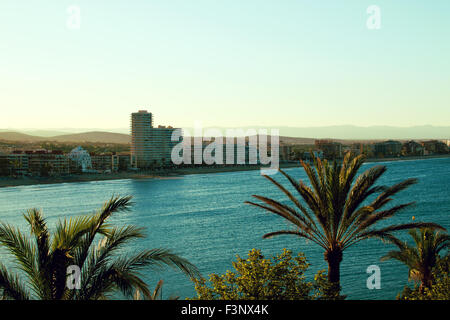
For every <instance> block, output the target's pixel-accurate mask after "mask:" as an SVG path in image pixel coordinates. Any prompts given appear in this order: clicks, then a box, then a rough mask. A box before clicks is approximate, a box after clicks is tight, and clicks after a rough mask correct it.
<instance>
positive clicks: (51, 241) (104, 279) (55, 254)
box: [0, 197, 199, 300]
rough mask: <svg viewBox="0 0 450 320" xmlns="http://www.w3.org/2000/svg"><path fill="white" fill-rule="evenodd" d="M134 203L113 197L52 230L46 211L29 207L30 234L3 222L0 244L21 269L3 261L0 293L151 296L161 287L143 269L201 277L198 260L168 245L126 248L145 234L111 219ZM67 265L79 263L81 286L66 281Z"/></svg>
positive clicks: (7, 296)
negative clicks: (151, 282)
mask: <svg viewBox="0 0 450 320" xmlns="http://www.w3.org/2000/svg"><path fill="white" fill-rule="evenodd" d="M130 206H131V197H112V198H111V199H110V200H109V201H108V202H106V203H105V204H104V206H103V207H102V208H101V209H100V210H98V211H97V212H95V213H94V214H91V215H86V216H80V217H75V218H68V219H67V218H66V219H63V220H60V221H59V222H58V223H57V224H56V227H55V230H54V232H53V233H51V232H50V231H49V229H48V227H47V223H46V221H45V219H44V217H43V215H42V212H41V211H39V210H37V209H31V210H28V212H27V213H26V214H24V217H25V219H26V221H27V223H28V225H29V228H30V233H31V237H30V236H28V234H27V233H24V232H21V231H20V230H19V229H17V228H15V227H13V226H11V225H8V224H5V223H0V244H1V245H3V247H4V248H6V250H7V251H8V252H9V253H10V254H11V256H12V257H13V261H14V262H15V266H16V268H18V271H19V272H18V273H13V270H14V268H13V269H11V268H6V266H5V265H3V264H2V263H0V298H2V299H16V300H29V299H42V300H97V299H108V298H111V297H117V294H122V296H123V297H125V298H133V296H140V297H143V298H145V299H152V298H155V297H157V296H158V292H156V293H155V292H154V293H153V294H152V293H151V292H150V290H149V288H148V285H147V284H146V283H145V282H144V280H143V278H142V273H141V272H142V271H143V270H148V269H151V268H161V267H164V266H170V267H173V268H175V269H179V270H181V271H182V272H183V273H185V274H186V275H188V276H189V277H197V276H199V273H198V270H197V268H196V267H195V266H194V265H192V264H191V263H190V262H188V261H187V260H186V259H184V258H181V257H179V256H178V255H176V254H174V253H172V252H171V251H170V250H167V249H162V248H156V249H147V250H142V251H137V252H133V253H129V254H126V253H125V252H124V250H123V249H125V248H126V247H127V246H128V245H129V244H130V242H132V241H134V240H137V239H141V238H143V237H144V236H145V235H144V232H143V229H142V228H139V227H136V226H132V225H127V226H122V227H117V226H113V225H111V224H109V223H108V222H107V220H108V219H109V218H110V217H111V216H112V215H113V214H115V213H119V212H122V211H127V210H129V209H130ZM69 266H78V267H79V268H80V271H81V274H80V277H79V285H80V286H79V288H77V289H71V288H68V286H67V278H68V271H67V270H68V267H69ZM23 277H25V278H26V281H24V280H23ZM157 289H158V288H157Z"/></svg>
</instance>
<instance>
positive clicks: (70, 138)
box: [0, 131, 131, 144]
mask: <svg viewBox="0 0 450 320" xmlns="http://www.w3.org/2000/svg"><path fill="white" fill-rule="evenodd" d="M0 140H6V141H17V142H19V141H20V142H39V141H56V142H72V143H82V142H91V143H95V142H97V143H119V144H127V143H130V142H131V137H130V135H128V134H123V133H115V132H100V131H97V132H96V131H94V132H84V133H74V134H63V135H58V136H52V137H43V136H33V135H29V134H24V133H20V132H0Z"/></svg>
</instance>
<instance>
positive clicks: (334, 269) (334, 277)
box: [324, 249, 342, 285]
mask: <svg viewBox="0 0 450 320" xmlns="http://www.w3.org/2000/svg"><path fill="white" fill-rule="evenodd" d="M324 257H325V260H326V261H327V262H328V281H330V282H331V283H332V284H336V285H339V283H340V276H341V271H340V266H341V261H342V251H341V250H339V249H334V250H327V251H325V253H324Z"/></svg>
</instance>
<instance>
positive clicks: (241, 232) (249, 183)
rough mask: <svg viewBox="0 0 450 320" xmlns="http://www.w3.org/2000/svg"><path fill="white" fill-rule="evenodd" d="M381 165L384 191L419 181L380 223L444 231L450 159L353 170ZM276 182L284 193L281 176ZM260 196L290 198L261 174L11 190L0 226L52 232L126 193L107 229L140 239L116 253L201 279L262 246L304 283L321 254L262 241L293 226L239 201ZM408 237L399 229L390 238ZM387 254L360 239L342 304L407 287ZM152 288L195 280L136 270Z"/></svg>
mask: <svg viewBox="0 0 450 320" xmlns="http://www.w3.org/2000/svg"><path fill="white" fill-rule="evenodd" d="M376 165H384V166H386V167H387V171H386V173H385V174H384V175H383V176H382V177H381V178H380V179H379V182H378V184H380V185H392V184H395V183H398V182H400V181H402V180H404V179H407V178H417V179H418V180H419V182H418V183H417V184H416V185H413V186H412V187H410V188H409V189H406V190H404V191H402V192H400V193H399V194H397V195H396V196H395V197H394V201H393V202H392V204H390V205H395V204H400V203H406V202H411V201H415V202H416V204H415V206H414V207H412V208H409V209H407V210H405V211H402V212H400V213H398V214H397V215H396V216H394V217H392V218H390V219H388V220H386V221H383V223H382V224H380V226H385V225H388V224H398V223H408V222H411V221H413V217H414V221H427V222H436V223H439V224H441V225H442V226H444V227H445V228H447V229H449V228H450V223H449V216H450V158H437V159H425V160H405V161H391V162H377V163H366V164H364V165H363V167H362V169H361V171H363V170H366V169H368V168H370V167H372V166H376ZM285 171H286V172H287V173H288V174H290V175H292V176H293V177H295V178H296V179H303V180H304V181H305V182H307V179H306V175H305V173H304V171H303V169H301V168H289V169H286V170H285ZM273 178H274V179H276V180H277V181H279V182H281V183H282V184H283V185H285V186H287V187H288V189H290V190H291V191H293V189H292V188H290V185H289V183H288V181H287V180H286V179H285V178H284V177H283V176H282V175H281V174H279V173H277V174H276V175H274V176H273ZM255 194H256V195H263V196H266V197H270V198H273V199H276V200H279V201H282V202H283V203H286V204H289V199H287V197H286V196H285V195H284V194H283V193H282V192H281V191H280V190H279V189H278V188H277V187H276V186H274V185H273V184H272V183H270V181H268V180H267V179H265V178H263V177H262V176H261V174H260V171H259V170H253V171H239V172H225V173H209V174H192V175H185V176H179V177H174V178H167V179H164V178H161V179H124V180H110V181H92V182H80V183H59V184H46V185H32V186H18V187H8V188H1V189H0V221H2V222H5V223H9V224H12V225H14V226H16V227H18V228H20V229H21V230H24V231H26V232H29V231H28V230H27V225H26V222H25V220H24V218H23V213H24V212H25V211H26V210H27V209H29V208H38V209H42V210H43V212H44V215H45V217H46V219H47V221H48V224H49V226H50V229H51V228H53V227H54V225H55V222H56V221H57V220H58V219H63V218H67V217H72V216H78V215H83V214H89V213H93V212H95V210H96V209H98V208H100V207H101V206H102V204H103V203H104V202H105V201H107V200H108V199H110V198H111V196H113V195H120V196H126V195H131V196H133V203H134V205H133V207H132V210H131V211H129V212H122V213H118V214H116V215H115V216H113V217H112V218H111V220H110V222H111V223H112V224H115V225H118V226H121V225H127V224H132V225H137V226H141V227H145V228H146V235H147V236H146V238H144V239H140V240H138V241H135V242H134V243H133V244H131V245H130V246H129V247H127V248H126V250H124V252H121V255H127V254H132V253H133V252H138V251H139V250H144V249H151V248H167V249H170V250H172V251H173V252H175V253H177V254H179V255H180V256H182V257H184V258H187V259H188V260H189V261H190V262H192V263H193V264H195V265H196V266H197V267H198V268H199V270H200V271H201V273H202V275H203V276H204V277H206V278H207V277H208V276H209V275H210V274H212V273H216V274H222V273H225V272H226V271H227V270H231V269H232V262H233V261H236V255H239V256H241V257H246V256H247V254H248V252H249V250H251V249H253V248H257V249H260V250H261V252H262V254H263V255H264V256H265V257H272V256H274V255H276V254H278V253H280V252H281V251H282V250H283V248H287V249H290V250H292V251H293V252H294V253H295V254H296V253H298V252H303V253H304V254H305V255H306V257H307V259H308V262H309V263H310V267H309V269H308V271H307V274H306V276H307V278H308V280H312V278H313V276H314V274H315V273H316V272H317V271H319V270H322V269H325V270H326V269H327V265H326V263H325V261H324V258H323V250H322V248H320V247H318V246H317V245H315V244H314V243H312V242H308V241H305V240H304V239H301V238H298V237H295V236H279V237H275V238H271V239H263V238H262V236H263V235H264V234H266V233H268V232H272V231H276V230H282V229H289V228H292V226H291V225H289V224H288V223H287V222H286V221H285V220H283V219H282V218H281V217H279V216H277V215H275V214H272V213H269V212H266V211H264V210H262V209H260V208H257V207H253V206H250V205H248V204H245V203H244V202H245V201H247V200H256V199H254V198H253V197H252V195H255ZM398 235H399V237H400V238H402V239H408V236H407V234H406V233H405V232H401V233H399V234H398ZM393 249H395V248H394V247H393V246H392V245H389V244H385V243H383V242H382V241H380V240H377V239H370V240H366V241H362V242H360V243H358V244H356V245H355V246H353V247H350V248H349V249H348V250H346V251H345V252H344V257H343V261H342V264H341V285H342V293H343V294H345V295H347V299H356V300H367V299H376V300H380V299H395V297H396V295H397V294H398V293H399V292H401V291H402V289H403V287H404V286H405V285H407V284H409V285H412V283H411V282H408V269H407V267H405V266H404V265H402V264H401V263H399V262H397V261H384V262H381V261H380V258H381V257H382V256H383V255H385V254H386V253H387V252H388V251H390V250H393ZM0 259H1V261H2V262H3V263H5V264H7V265H10V266H11V267H12V262H11V258H10V257H9V256H8V254H7V253H5V251H4V250H2V251H0ZM373 265H376V266H378V267H379V270H380V288H379V289H376V288H375V289H373V288H372V289H369V288H368V285H367V280H368V278H369V277H370V276H371V275H372V272H370V270H371V268H370V266H373ZM143 277H144V279H145V280H146V281H147V283H149V285H150V287H151V288H153V287H154V286H156V284H157V282H158V281H159V280H160V279H162V280H163V281H164V285H163V292H162V296H163V299H168V298H170V297H175V296H178V297H180V299H184V298H191V297H195V296H196V292H195V290H194V285H193V283H192V282H191V281H190V280H189V279H188V278H187V277H186V276H185V275H184V274H182V273H181V272H180V271H178V270H174V269H170V268H164V269H159V268H157V267H155V268H150V269H148V270H146V271H145V272H143Z"/></svg>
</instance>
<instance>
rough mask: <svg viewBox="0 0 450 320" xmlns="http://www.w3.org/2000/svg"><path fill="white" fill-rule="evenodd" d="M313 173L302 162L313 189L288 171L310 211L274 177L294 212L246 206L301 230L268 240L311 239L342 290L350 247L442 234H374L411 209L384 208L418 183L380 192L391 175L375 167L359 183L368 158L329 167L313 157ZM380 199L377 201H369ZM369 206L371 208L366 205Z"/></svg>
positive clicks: (349, 158) (272, 205)
mask: <svg viewBox="0 0 450 320" xmlns="http://www.w3.org/2000/svg"><path fill="white" fill-rule="evenodd" d="M313 160H314V168H313V167H311V166H310V165H309V164H307V163H305V162H303V161H301V160H300V162H301V165H302V167H303V168H304V170H305V172H306V174H307V176H308V178H309V181H310V183H311V186H312V187H308V186H307V185H306V184H305V183H304V182H303V181H301V180H300V181H299V182H297V181H295V180H294V178H292V177H291V176H289V175H288V174H287V173H285V172H284V171H283V170H281V169H279V172H280V173H281V174H283V176H285V177H286V178H287V179H288V181H289V182H290V184H291V185H292V186H293V187H294V189H295V190H296V191H297V192H298V194H299V195H300V196H301V198H302V199H303V201H304V202H305V203H306V206H305V205H304V204H302V203H301V202H300V201H299V199H297V198H296V197H295V196H294V195H293V194H292V193H291V192H290V191H288V190H287V189H286V188H285V187H283V186H282V185H281V184H280V183H278V182H277V181H275V180H274V179H272V178H271V177H269V176H264V177H265V178H267V179H268V180H269V181H271V182H272V183H273V184H275V185H276V186H277V187H278V188H279V189H280V190H281V191H282V192H283V193H284V194H286V195H287V196H288V198H289V199H290V201H291V202H292V203H293V204H294V207H291V206H288V205H285V204H282V203H281V202H279V201H275V200H273V199H270V198H267V197H263V196H259V195H253V197H255V198H256V199H258V200H260V201H262V202H263V203H264V204H259V203H254V202H250V201H246V203H248V204H251V205H254V206H257V207H260V208H263V209H265V210H267V211H270V212H272V213H275V214H277V215H279V216H281V217H283V218H284V219H286V220H288V221H289V222H290V223H292V224H293V225H294V226H295V227H296V230H281V231H276V232H271V233H268V234H266V235H264V236H263V237H264V238H270V237H273V236H277V235H295V236H298V237H301V238H306V239H308V240H310V241H312V242H313V243H315V244H317V245H319V246H320V247H322V248H323V249H324V258H325V260H326V261H327V263H328V279H329V281H330V282H331V283H333V284H335V285H339V282H340V264H341V261H342V258H343V252H344V250H345V249H347V248H349V247H350V246H352V245H354V244H356V243H358V242H360V241H362V240H364V239H368V238H371V237H376V238H381V239H390V238H391V237H392V232H394V231H398V230H405V229H411V228H420V227H431V228H440V229H443V228H442V227H441V226H439V225H437V224H434V223H424V222H415V223H408V224H400V225H391V226H388V227H383V228H380V229H374V228H373V227H374V225H375V224H376V223H378V222H380V221H382V220H385V219H388V218H390V217H392V216H393V215H395V214H396V213H398V212H399V211H400V210H403V209H405V208H408V207H410V206H411V205H412V204H413V202H410V203H406V204H400V205H396V206H393V207H391V208H389V209H383V210H382V208H383V207H384V206H385V205H386V204H388V203H389V202H391V201H392V196H393V195H395V194H397V193H398V192H399V191H402V190H404V189H406V188H407V187H409V186H410V185H412V184H414V183H416V179H407V180H405V181H402V182H400V183H398V184H395V185H393V186H391V187H385V186H375V185H374V184H375V183H376V181H377V180H378V179H379V178H380V177H381V175H382V174H383V173H384V172H385V171H386V167H385V166H380V165H378V166H374V167H372V168H370V169H368V170H366V171H365V172H364V173H362V174H360V175H359V176H358V177H357V178H356V180H355V177H356V175H357V173H358V170H359V169H360V168H361V165H362V164H363V162H364V156H363V155H359V156H354V155H353V154H351V153H347V154H346V155H345V157H344V159H343V162H342V164H338V163H337V162H336V161H334V162H333V164H329V163H328V162H327V161H326V160H325V161H323V162H322V161H321V160H320V159H319V158H318V157H316V156H313ZM376 194H378V196H377V197H376V198H375V199H373V200H372V201H370V200H369V197H370V196H372V195H376ZM365 202H367V204H364V203H365Z"/></svg>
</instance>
